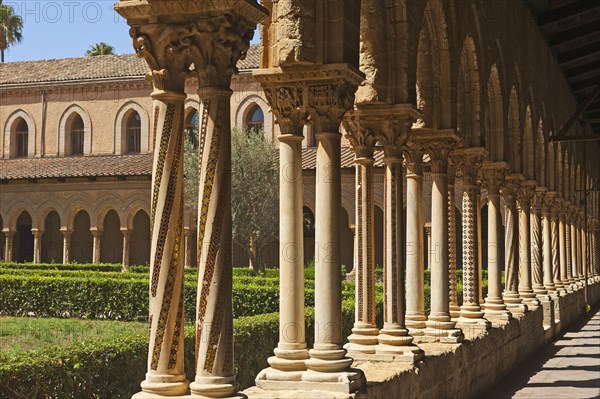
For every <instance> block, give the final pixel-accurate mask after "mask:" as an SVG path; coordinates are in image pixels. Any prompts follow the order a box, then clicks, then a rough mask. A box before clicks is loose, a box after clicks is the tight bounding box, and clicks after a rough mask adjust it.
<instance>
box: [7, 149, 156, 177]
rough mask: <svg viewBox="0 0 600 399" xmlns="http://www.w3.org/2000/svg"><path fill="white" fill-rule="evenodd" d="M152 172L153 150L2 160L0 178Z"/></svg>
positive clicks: (128, 174)
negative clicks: (147, 151) (141, 152)
mask: <svg viewBox="0 0 600 399" xmlns="http://www.w3.org/2000/svg"><path fill="white" fill-rule="evenodd" d="M145 175H148V176H150V175H152V154H140V155H104V156H85V157H66V158H25V159H4V160H0V180H18V179H44V178H59V177H64V178H68V177H100V176H145Z"/></svg>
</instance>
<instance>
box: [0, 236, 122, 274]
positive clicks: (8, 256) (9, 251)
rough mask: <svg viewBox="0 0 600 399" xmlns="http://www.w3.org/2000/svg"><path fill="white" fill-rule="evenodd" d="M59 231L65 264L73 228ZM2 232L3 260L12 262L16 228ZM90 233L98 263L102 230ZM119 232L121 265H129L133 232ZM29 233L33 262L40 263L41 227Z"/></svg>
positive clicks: (93, 251) (94, 260)
mask: <svg viewBox="0 0 600 399" xmlns="http://www.w3.org/2000/svg"><path fill="white" fill-rule="evenodd" d="M60 232H61V233H62V236H63V259H62V263H63V264H67V263H70V262H71V258H70V254H71V236H72V234H73V230H70V229H67V228H64V227H63V228H61V229H60ZM2 233H3V234H4V237H5V246H4V261H5V262H12V260H13V244H14V235H15V233H16V230H14V229H9V228H5V229H3V230H2ZM90 233H91V234H92V237H93V249H92V262H93V263H99V262H100V242H101V239H100V237H101V236H102V230H101V229H98V228H94V227H92V228H90ZM121 233H122V234H123V267H124V268H127V267H129V247H130V237H131V234H132V233H133V229H128V228H121ZM31 234H32V235H33V262H34V263H40V262H41V258H42V235H43V234H44V230H43V229H39V228H35V227H34V228H32V229H31Z"/></svg>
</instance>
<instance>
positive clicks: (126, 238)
mask: <svg viewBox="0 0 600 399" xmlns="http://www.w3.org/2000/svg"><path fill="white" fill-rule="evenodd" d="M121 233H122V234H123V271H127V270H129V242H130V238H131V234H132V231H131V230H129V229H121Z"/></svg>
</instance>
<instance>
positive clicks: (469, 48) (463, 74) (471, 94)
mask: <svg viewBox="0 0 600 399" xmlns="http://www.w3.org/2000/svg"><path fill="white" fill-rule="evenodd" d="M457 81H458V86H457V90H456V91H457V93H456V118H457V119H456V121H457V123H456V126H457V130H458V134H459V136H461V137H462V138H463V141H464V144H465V146H466V147H479V146H481V141H482V140H481V119H480V118H481V104H480V103H481V101H480V95H481V90H480V84H479V67H478V63H477V52H476V50H475V43H474V41H473V38H472V37H471V36H470V35H469V36H467V37H466V38H465V40H464V43H463V48H462V51H461V55H460V64H459V68H458V80H457Z"/></svg>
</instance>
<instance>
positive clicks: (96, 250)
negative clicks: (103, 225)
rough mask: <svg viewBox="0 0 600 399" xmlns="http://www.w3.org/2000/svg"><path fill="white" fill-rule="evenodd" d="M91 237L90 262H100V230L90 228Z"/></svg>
mask: <svg viewBox="0 0 600 399" xmlns="http://www.w3.org/2000/svg"><path fill="white" fill-rule="evenodd" d="M90 232H91V233H92V236H93V237H94V238H93V250H92V262H93V263H100V237H102V230H98V229H94V228H92V229H90Z"/></svg>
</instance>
